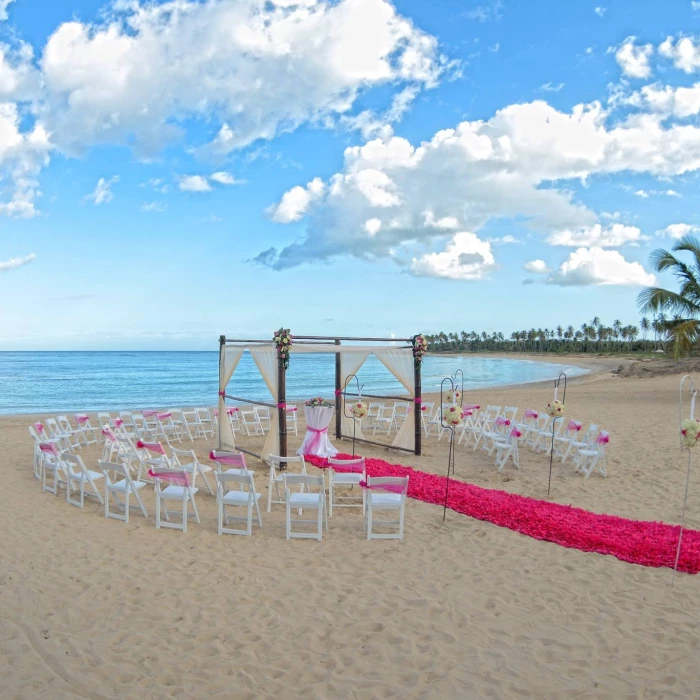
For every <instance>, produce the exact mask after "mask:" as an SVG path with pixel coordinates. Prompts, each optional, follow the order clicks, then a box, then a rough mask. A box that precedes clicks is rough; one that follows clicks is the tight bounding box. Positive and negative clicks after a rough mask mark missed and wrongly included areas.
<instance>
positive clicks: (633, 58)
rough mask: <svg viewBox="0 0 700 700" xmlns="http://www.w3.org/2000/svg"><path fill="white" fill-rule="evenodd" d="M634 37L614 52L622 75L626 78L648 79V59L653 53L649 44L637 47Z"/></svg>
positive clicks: (649, 68) (626, 40)
mask: <svg viewBox="0 0 700 700" xmlns="http://www.w3.org/2000/svg"><path fill="white" fill-rule="evenodd" d="M635 41H636V37H633V36H630V37H627V39H625V41H624V42H623V43H622V44H621V45H620V46H619V47H618V49H617V51H616V52H615V59H616V60H617V62H618V64H619V66H620V68H621V69H622V74H623V75H626V76H627V77H628V78H648V77H649V76H650V75H651V66H650V65H649V59H650V58H651V55H652V54H653V53H654V47H653V46H652V45H651V44H643V45H641V46H637V44H635Z"/></svg>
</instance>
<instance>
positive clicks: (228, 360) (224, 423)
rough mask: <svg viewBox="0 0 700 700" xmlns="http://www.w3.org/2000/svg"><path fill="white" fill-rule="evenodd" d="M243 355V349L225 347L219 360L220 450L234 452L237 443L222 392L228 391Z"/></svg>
mask: <svg viewBox="0 0 700 700" xmlns="http://www.w3.org/2000/svg"><path fill="white" fill-rule="evenodd" d="M242 355H243V348H242V347H235V346H231V345H229V346H226V345H225V346H224V347H223V349H222V351H221V358H220V360H219V449H220V450H229V451H230V450H234V449H235V448H236V441H235V440H234V439H233V430H232V429H231V423H230V421H229V419H228V415H227V414H226V401H225V400H224V397H223V396H221V395H220V394H221V392H223V391H226V386H227V385H228V383H229V381H230V380H231V377H232V376H233V373H234V371H235V369H236V366H237V365H238V361H239V360H240V359H241V356H242Z"/></svg>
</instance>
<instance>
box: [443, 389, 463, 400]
mask: <svg viewBox="0 0 700 700" xmlns="http://www.w3.org/2000/svg"><path fill="white" fill-rule="evenodd" d="M445 398H446V399H447V403H459V400H460V399H461V398H462V392H460V391H457V389H455V390H454V391H452V390H450V391H448V392H447V396H446V397H445Z"/></svg>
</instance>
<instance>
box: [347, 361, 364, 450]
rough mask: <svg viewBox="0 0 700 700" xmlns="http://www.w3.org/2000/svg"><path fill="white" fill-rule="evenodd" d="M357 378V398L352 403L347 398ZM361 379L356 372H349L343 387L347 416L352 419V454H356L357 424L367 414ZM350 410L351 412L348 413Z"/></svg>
mask: <svg viewBox="0 0 700 700" xmlns="http://www.w3.org/2000/svg"><path fill="white" fill-rule="evenodd" d="M353 379H354V380H355V388H356V389H357V400H355V401H352V404H351V402H350V401H348V399H347V393H348V385H349V384H350V382H351V381H352V380H353ZM363 386H364V384H362V385H360V380H359V379H358V377H357V375H356V374H349V375H348V376H347V377H346V378H345V387H344V389H343V406H344V414H343V415H344V416H345V418H347V419H349V420H351V421H352V456H353V457H354V456H355V439H356V437H357V424H358V422H361V421H362V419H363V418H364V417H365V416H366V415H367V413H368V409H367V405H366V404H364V403H363V402H362V387H363ZM348 410H349V411H350V413H348Z"/></svg>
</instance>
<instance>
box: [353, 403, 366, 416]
mask: <svg viewBox="0 0 700 700" xmlns="http://www.w3.org/2000/svg"><path fill="white" fill-rule="evenodd" d="M352 415H353V416H354V417H355V418H364V417H365V416H366V415H367V404H365V403H362V401H357V402H355V403H354V404H353V405H352Z"/></svg>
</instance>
